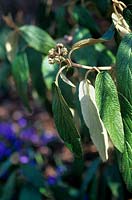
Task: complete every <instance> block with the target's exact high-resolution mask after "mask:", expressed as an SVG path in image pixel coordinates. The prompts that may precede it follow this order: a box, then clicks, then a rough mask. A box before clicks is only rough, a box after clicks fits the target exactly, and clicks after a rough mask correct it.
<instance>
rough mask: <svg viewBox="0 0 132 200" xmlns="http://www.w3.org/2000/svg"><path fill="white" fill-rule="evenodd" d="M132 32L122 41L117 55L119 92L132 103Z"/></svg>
mask: <svg viewBox="0 0 132 200" xmlns="http://www.w3.org/2000/svg"><path fill="white" fill-rule="evenodd" d="M131 52H132V34H131V33H130V34H127V35H126V36H125V37H124V38H123V39H122V41H121V43H120V46H119V48H118V52H117V57H116V79H117V87H118V92H120V93H121V94H123V96H124V97H126V98H127V100H128V101H129V102H130V104H132V76H131V73H132V55H131Z"/></svg>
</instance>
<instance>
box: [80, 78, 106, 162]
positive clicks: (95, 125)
mask: <svg viewBox="0 0 132 200" xmlns="http://www.w3.org/2000/svg"><path fill="white" fill-rule="evenodd" d="M79 100H80V104H81V110H82V114H83V118H84V121H85V124H86V125H87V127H88V128H89V132H90V136H91V139H92V141H93V143H94V144H95V146H96V148H97V150H98V151H99V155H100V157H101V158H102V160H103V161H106V160H107V159H108V135H107V131H106V129H105V127H104V125H103V122H102V120H101V119H100V116H99V111H98V108H97V105H96V102H95V90H94V87H93V86H92V85H91V84H90V83H89V82H88V81H81V82H80V85H79Z"/></svg>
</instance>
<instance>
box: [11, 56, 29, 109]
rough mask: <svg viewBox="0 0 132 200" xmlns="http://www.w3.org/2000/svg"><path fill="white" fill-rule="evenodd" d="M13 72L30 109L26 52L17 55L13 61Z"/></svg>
mask: <svg viewBox="0 0 132 200" xmlns="http://www.w3.org/2000/svg"><path fill="white" fill-rule="evenodd" d="M12 73H13V77H14V80H15V82H16V87H17V92H18V94H19V96H20V98H21V99H22V101H23V103H24V105H25V106H26V108H27V109H28V110H29V111H30V110H31V109H30V106H29V103H28V79H29V66H28V60H27V55H26V54H25V53H19V54H17V55H16V57H15V59H14V61H13V63H12Z"/></svg>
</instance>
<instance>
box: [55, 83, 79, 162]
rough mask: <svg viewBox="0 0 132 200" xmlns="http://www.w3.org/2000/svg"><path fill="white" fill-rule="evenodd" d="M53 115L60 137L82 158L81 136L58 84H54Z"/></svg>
mask: <svg viewBox="0 0 132 200" xmlns="http://www.w3.org/2000/svg"><path fill="white" fill-rule="evenodd" d="M52 109H53V115H54V120H55V124H56V127H57V130H58V132H59V134H60V137H61V138H62V139H63V140H64V142H65V144H66V146H67V147H68V148H69V149H70V150H71V151H72V152H73V153H74V155H75V156H76V157H78V158H81V157H82V148H81V139H80V135H79V133H78V131H77V129H76V127H75V125H74V121H73V117H72V113H71V111H70V109H69V107H68V105H67V103H66V102H65V100H64V98H63V96H62V95H61V91H60V89H59V87H58V86H57V85H56V83H53V104H52Z"/></svg>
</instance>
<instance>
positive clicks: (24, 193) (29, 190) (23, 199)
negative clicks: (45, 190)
mask: <svg viewBox="0 0 132 200" xmlns="http://www.w3.org/2000/svg"><path fill="white" fill-rule="evenodd" d="M29 199H31V200H42V196H41V194H40V193H39V191H38V190H37V189H36V188H34V187H33V186H31V185H25V186H24V187H22V189H21V190H20V195H19V200H29Z"/></svg>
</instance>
